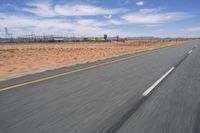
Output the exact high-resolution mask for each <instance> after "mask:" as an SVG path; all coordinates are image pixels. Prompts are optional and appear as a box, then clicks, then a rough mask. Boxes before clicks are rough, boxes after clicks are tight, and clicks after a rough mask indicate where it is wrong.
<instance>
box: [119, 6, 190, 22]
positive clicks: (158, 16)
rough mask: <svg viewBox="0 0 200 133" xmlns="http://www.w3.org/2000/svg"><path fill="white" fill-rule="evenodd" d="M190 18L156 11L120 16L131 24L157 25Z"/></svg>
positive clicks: (184, 14)
mask: <svg viewBox="0 0 200 133" xmlns="http://www.w3.org/2000/svg"><path fill="white" fill-rule="evenodd" d="M189 17H191V15H190V14H188V13H185V12H160V11H159V10H157V9H141V10H140V11H139V12H133V13H129V14H126V15H124V16H122V18H123V19H124V20H126V21H128V22H129V23H132V24H159V23H166V22H173V21H178V20H184V19H187V18H189Z"/></svg>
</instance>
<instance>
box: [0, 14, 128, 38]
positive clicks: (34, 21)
mask: <svg viewBox="0 0 200 133" xmlns="http://www.w3.org/2000/svg"><path fill="white" fill-rule="evenodd" d="M0 19H1V23H0V27H8V29H9V32H11V33H14V34H17V35H27V34H30V33H32V32H34V33H36V34H43V33H48V34H54V33H63V34H64V33H65V34H72V33H75V34H76V35H85V36H102V35H103V34H105V33H106V34H109V35H123V34H124V35H126V34H125V33H124V32H123V31H122V30H120V29H110V28H108V27H106V28H104V26H109V25H119V24H121V22H120V21H119V20H112V19H109V20H108V21H105V20H102V21H99V20H96V19H74V20H66V19H61V18H38V17H27V16H16V15H10V14H5V13H0ZM2 31H3V30H1V32H2ZM1 34H4V33H1Z"/></svg>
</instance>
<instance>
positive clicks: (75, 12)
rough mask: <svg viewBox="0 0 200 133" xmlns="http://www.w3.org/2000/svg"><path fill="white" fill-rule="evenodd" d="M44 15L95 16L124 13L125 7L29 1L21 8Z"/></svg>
mask: <svg viewBox="0 0 200 133" xmlns="http://www.w3.org/2000/svg"><path fill="white" fill-rule="evenodd" d="M19 10H21V11H25V12H30V13H33V14H35V15H37V16H42V17H55V16H94V15H112V14H119V13H124V12H125V11H126V9H124V8H111V9H109V8H103V7H98V6H94V5H78V4H77V5H69V4H64V5H60V4H57V5H53V4H51V3H50V2H49V1H48V2H47V1H45V2H34V3H28V4H27V7H26V8H22V9H19Z"/></svg>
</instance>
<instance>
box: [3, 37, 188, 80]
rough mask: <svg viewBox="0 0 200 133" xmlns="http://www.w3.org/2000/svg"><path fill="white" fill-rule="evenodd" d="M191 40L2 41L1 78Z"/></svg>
mask: <svg viewBox="0 0 200 133" xmlns="http://www.w3.org/2000/svg"><path fill="white" fill-rule="evenodd" d="M185 41H188V40H178V41H177V40H134V41H126V42H107V43H94V42H93V43H89V42H82V43H49V44H48V43H46V44H44V43H41V44H39V43H30V44H0V80H5V79H9V78H13V77H16V76H20V75H25V74H28V73H34V72H39V71H43V70H47V69H52V68H56V67H61V66H69V65H74V64H78V63H82V62H85V61H90V60H96V59H99V58H103V57H108V56H114V55H119V54H124V53H127V52H135V51H140V50H147V49H151V48H157V47H161V46H166V45H173V44H176V43H177V42H178V43H180V42H185Z"/></svg>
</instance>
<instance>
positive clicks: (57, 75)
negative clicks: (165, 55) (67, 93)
mask: <svg viewBox="0 0 200 133" xmlns="http://www.w3.org/2000/svg"><path fill="white" fill-rule="evenodd" d="M157 50H158V49H154V50H152V51H147V52H145V53H142V54H137V55H133V56H129V57H125V58H121V59H116V60H113V61H109V62H105V63H101V64H97V65H93V66H89V67H86V68H81V69H77V70H72V71H69V72H64V73H61V74H56V75H53V76H49V77H44V78H40V79H36V80H32V81H27V82H24V83H19V84H15V85H11V86H8V87H4V88H0V92H1V91H5V90H10V89H14V88H17V87H22V86H25V85H30V84H34V83H38V82H42V81H46V80H49V79H54V78H58V77H62V76H66V75H70V74H73V73H78V72H81V71H86V70H90V69H93V68H97V67H101V66H105V65H109V64H112V63H115V62H119V61H124V60H128V59H131V58H134V57H138V56H142V55H145V54H149V53H153V52H155V51H157Z"/></svg>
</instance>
